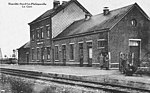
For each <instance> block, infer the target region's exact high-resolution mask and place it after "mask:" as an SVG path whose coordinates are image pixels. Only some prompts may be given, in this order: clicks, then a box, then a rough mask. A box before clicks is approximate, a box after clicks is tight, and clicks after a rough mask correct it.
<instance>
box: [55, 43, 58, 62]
mask: <svg viewBox="0 0 150 93" xmlns="http://www.w3.org/2000/svg"><path fill="white" fill-rule="evenodd" d="M55 60H59V55H58V46H55Z"/></svg>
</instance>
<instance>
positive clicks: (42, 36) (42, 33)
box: [41, 28, 44, 39]
mask: <svg viewBox="0 0 150 93" xmlns="http://www.w3.org/2000/svg"><path fill="white" fill-rule="evenodd" d="M43 38H44V32H43V28H41V39H43Z"/></svg>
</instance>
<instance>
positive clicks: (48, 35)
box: [46, 26, 50, 38]
mask: <svg viewBox="0 0 150 93" xmlns="http://www.w3.org/2000/svg"><path fill="white" fill-rule="evenodd" d="M46 32H47V37H48V38H50V26H46Z"/></svg>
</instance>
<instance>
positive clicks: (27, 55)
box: [26, 53, 29, 64]
mask: <svg viewBox="0 0 150 93" xmlns="http://www.w3.org/2000/svg"><path fill="white" fill-rule="evenodd" d="M26 57H27V58H26V59H27V64H29V53H26Z"/></svg>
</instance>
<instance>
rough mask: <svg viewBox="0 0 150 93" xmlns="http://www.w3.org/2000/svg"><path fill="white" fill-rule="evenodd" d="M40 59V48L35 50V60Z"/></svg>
mask: <svg viewBox="0 0 150 93" xmlns="http://www.w3.org/2000/svg"><path fill="white" fill-rule="evenodd" d="M39 58H40V48H37V60H39Z"/></svg>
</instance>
